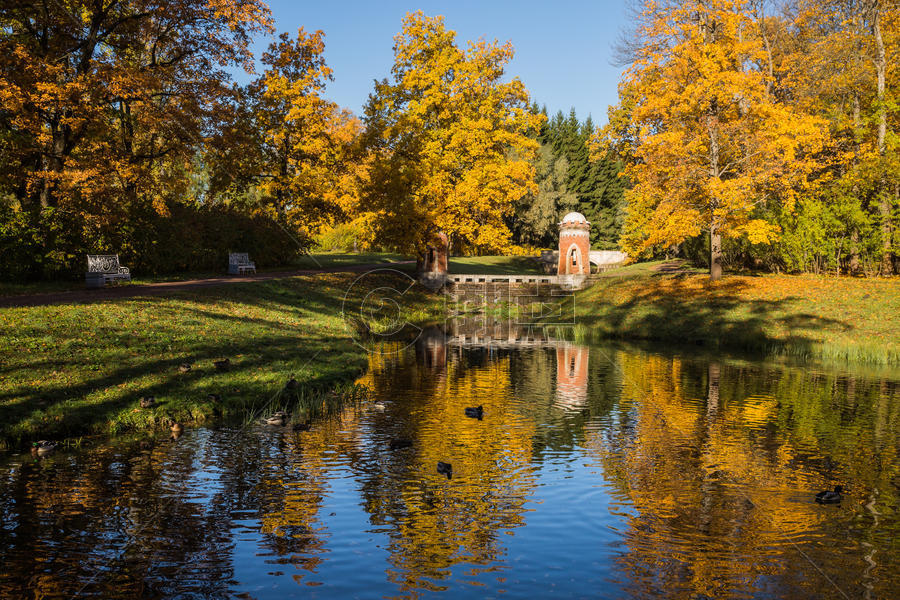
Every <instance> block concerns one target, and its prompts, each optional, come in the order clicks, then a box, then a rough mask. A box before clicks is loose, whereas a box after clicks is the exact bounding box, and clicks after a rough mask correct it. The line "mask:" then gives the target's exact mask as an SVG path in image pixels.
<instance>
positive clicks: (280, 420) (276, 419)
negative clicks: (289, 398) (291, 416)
mask: <svg viewBox="0 0 900 600" xmlns="http://www.w3.org/2000/svg"><path fill="white" fill-rule="evenodd" d="M287 418H288V415H287V413H286V412H284V411H283V410H279V411H278V412H276V413H275V414H273V415H271V416H268V417H265V418H264V419H263V422H264V423H265V424H266V425H271V426H273V427H283V426H284V424H285V423H286V422H287Z"/></svg>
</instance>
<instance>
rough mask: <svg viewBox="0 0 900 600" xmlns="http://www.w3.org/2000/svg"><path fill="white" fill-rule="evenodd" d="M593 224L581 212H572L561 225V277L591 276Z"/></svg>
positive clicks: (558, 271) (558, 269)
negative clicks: (591, 233) (591, 235)
mask: <svg viewBox="0 0 900 600" xmlns="http://www.w3.org/2000/svg"><path fill="white" fill-rule="evenodd" d="M590 231H591V224H590V223H588V221H587V219H585V218H584V215H583V214H581V213H579V212H570V213H569V214H567V215H566V216H565V217H563V220H562V221H561V222H560V224H559V266H558V268H557V274H559V275H590V273H591V263H590V252H591V238H590Z"/></svg>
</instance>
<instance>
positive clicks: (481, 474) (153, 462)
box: [0, 332, 900, 598]
mask: <svg viewBox="0 0 900 600" xmlns="http://www.w3.org/2000/svg"><path fill="white" fill-rule="evenodd" d="M446 341H447V340H446V339H445V338H441V337H439V336H436V334H435V333H434V332H431V333H430V334H429V335H428V336H425V337H423V342H422V344H420V346H419V347H417V348H416V349H415V351H412V352H407V353H402V352H400V353H397V354H382V355H372V359H371V368H370V370H369V373H368V374H367V375H366V376H365V377H364V378H363V380H362V381H361V383H365V384H366V385H367V386H369V387H370V388H371V389H372V391H373V396H374V397H375V398H377V399H379V400H382V401H384V402H385V404H386V408H385V410H384V411H383V412H377V411H375V410H373V409H372V408H371V406H369V407H366V406H363V407H355V406H348V407H346V409H345V410H343V411H341V412H339V413H336V414H333V415H331V416H330V417H329V418H327V419H323V420H322V421H320V422H316V423H315V424H314V427H313V428H312V430H311V431H308V432H303V433H302V434H296V433H293V432H292V431H290V430H289V429H285V430H281V429H277V430H273V429H266V428H262V429H259V430H252V431H251V432H249V433H227V432H216V433H211V432H190V433H189V434H187V435H185V436H183V437H182V438H181V439H180V440H178V441H177V442H172V441H170V440H166V439H160V440H155V441H154V442H153V444H152V446H151V447H145V448H141V447H140V446H139V445H138V442H137V441H134V442H131V441H128V440H115V441H113V442H112V443H110V444H108V445H98V446H96V447H95V448H93V449H92V450H91V451H89V452H83V453H60V454H58V455H56V456H51V457H49V458H47V459H44V460H40V461H36V462H35V461H32V460H30V459H28V460H24V461H19V463H15V462H14V463H13V464H12V465H11V466H7V467H4V468H3V469H2V470H0V473H2V477H0V540H2V543H0V561H2V564H4V569H0V596H3V597H6V596H19V595H21V593H20V592H21V591H22V590H23V589H29V590H31V592H30V593H31V594H32V595H34V596H35V597H44V596H46V597H54V596H62V595H72V594H73V593H75V592H76V591H77V590H78V588H79V587H80V586H82V585H84V584H85V583H89V584H90V585H88V587H87V588H85V592H86V593H91V594H95V595H102V594H104V593H107V594H112V595H118V596H124V597H137V596H154V595H160V596H172V595H178V594H187V593H194V594H198V595H202V596H225V595H227V594H228V593H229V592H231V589H230V586H231V585H232V584H231V583H229V582H233V581H234V580H235V579H238V580H240V573H236V572H235V569H236V567H238V568H239V567H240V565H236V562H235V561H239V560H249V561H261V562H262V563H263V564H264V565H273V567H272V568H273V570H277V569H283V570H284V571H285V572H287V573H288V574H290V575H293V577H294V579H295V580H297V581H298V582H303V583H309V582H311V581H312V579H314V578H315V576H316V574H317V573H318V572H319V571H320V569H321V561H322V559H323V557H324V556H325V552H326V542H327V540H328V538H329V536H336V535H340V533H341V532H339V531H331V532H330V531H328V529H327V524H328V519H327V517H326V516H324V515H322V514H321V513H322V507H323V506H324V503H325V501H326V499H327V497H328V496H329V494H331V493H332V485H333V484H332V480H333V478H334V477H335V476H336V475H335V472H336V470H344V471H345V472H344V474H343V475H342V476H346V470H349V471H350V472H352V473H353V476H354V478H355V480H356V481H357V482H358V486H359V493H360V495H361V502H362V504H363V509H364V510H365V511H366V513H367V514H368V515H369V519H370V522H371V523H372V525H373V529H374V530H376V531H379V532H384V533H385V534H386V535H387V537H388V540H389V541H388V547H387V550H388V553H389V556H388V561H389V562H388V568H387V573H386V575H385V577H386V578H387V579H388V580H389V581H390V582H392V583H393V584H394V585H396V586H397V588H398V589H399V590H400V592H401V593H407V594H409V595H416V591H417V590H437V589H442V588H444V587H445V586H447V585H448V583H447V582H448V580H449V574H450V573H451V571H452V572H453V573H454V575H455V577H454V579H465V578H466V577H468V576H469V575H470V574H471V576H472V577H473V578H474V577H477V574H478V572H479V571H480V570H488V569H493V568H497V567H498V565H501V564H503V563H504V562H505V561H506V560H507V557H506V552H507V546H506V544H505V540H506V539H508V538H506V537H505V535H506V534H507V533H515V530H516V528H518V527H521V526H522V525H524V524H525V523H526V522H527V519H528V515H529V512H528V511H529V509H528V505H527V502H528V501H529V499H530V498H532V497H534V495H535V494H536V487H535V485H536V484H535V481H536V477H537V475H538V471H539V470H540V469H542V468H543V459H544V455H545V453H551V452H552V453H559V452H587V453H588V454H589V455H590V456H591V457H592V458H593V464H594V465H595V467H596V472H597V475H598V476H599V477H602V478H603V480H604V481H605V482H606V486H607V490H608V492H609V495H610V498H611V507H612V510H613V512H614V513H615V514H616V515H617V516H618V518H620V519H622V521H623V522H624V523H625V525H626V526H625V527H624V529H623V531H622V547H621V552H620V553H619V554H618V555H617V558H616V559H615V560H616V561H617V562H618V579H619V581H617V582H615V583H616V584H617V585H619V586H620V587H621V589H624V590H625V592H626V593H628V594H630V595H634V596H638V597H643V596H652V595H662V596H666V597H724V596H728V597H741V596H754V595H755V596H780V597H785V596H791V597H803V596H812V595H817V594H821V592H822V591H823V590H826V591H827V590H828V588H827V586H828V584H827V582H825V581H824V579H823V578H822V576H821V575H820V574H819V573H818V572H817V571H816V570H815V568H814V567H812V566H811V565H810V564H809V563H807V562H806V559H805V558H804V557H803V555H801V554H800V553H799V552H798V550H797V547H799V548H801V549H802V550H803V552H804V554H805V555H807V556H808V557H809V558H810V559H811V560H812V561H813V562H815V563H816V565H818V567H820V568H821V569H822V570H823V571H824V572H825V573H827V574H828V576H829V577H831V578H832V579H834V580H835V581H836V582H838V583H839V585H840V586H841V588H842V589H843V590H844V591H845V592H847V593H848V594H849V595H850V596H851V597H856V596H859V597H873V598H879V597H891V596H893V595H896V591H897V589H896V585H897V584H896V583H895V581H894V574H895V573H896V571H897V570H898V567H900V559H898V553H897V550H898V547H897V543H898V542H897V540H898V539H900V535H898V534H900V531H898V523H900V519H898V506H900V502H898V486H900V473H898V464H900V463H898V449H900V437H898V425H900V386H898V384H897V383H896V382H895V381H891V380H887V379H867V378H861V377H856V376H853V375H851V374H847V373H840V372H815V371H811V370H808V369H793V368H782V367H775V366H771V365H770V366H765V365H763V366H761V365H758V364H752V363H739V362H731V361H726V360H719V361H712V362H711V361H707V360H686V359H681V358H677V357H675V358H673V357H665V356H658V355H653V354H644V353H640V352H634V351H625V350H621V349H620V350H610V349H604V348H591V349H590V350H587V349H579V347H578V346H576V345H565V344H561V345H559V346H550V347H535V348H532V349H529V350H524V351H517V350H510V349H503V348H469V349H462V348H460V347H457V346H453V345H449V344H447V343H446ZM585 369H586V370H587V372H586V373H585ZM560 384H563V385H562V386H561V385H560ZM478 404H481V405H483V406H484V410H485V420H484V421H478V420H475V419H468V418H466V417H464V416H463V409H464V408H465V407H466V406H474V405H478ZM399 438H403V439H410V440H412V441H413V447H412V448H411V449H406V450H391V449H390V447H389V442H390V440H392V439H399ZM438 460H444V461H448V462H452V463H453V467H454V468H453V471H454V476H453V478H452V479H450V480H447V479H446V478H444V477H443V476H442V475H439V474H438V473H437V472H436V469H435V466H436V463H437V461H438ZM833 483H843V484H845V485H846V486H847V487H849V488H850V490H851V492H850V494H849V495H848V496H847V500H846V501H845V502H844V503H843V504H842V505H841V506H840V507H821V506H817V505H815V504H814V503H812V494H813V493H814V492H815V491H817V490H819V489H824V487H825V486H828V485H831V484H833ZM585 510H587V508H586V509H585ZM569 525H575V526H577V523H576V524H569V523H567V524H564V526H566V527H568V526H569ZM245 526H246V527H251V528H252V535H251V539H253V540H254V541H255V542H254V543H255V544H256V546H255V547H254V550H255V551H256V556H259V557H258V558H256V557H255V556H254V557H251V558H246V557H243V558H241V557H237V556H235V546H236V538H237V537H238V536H240V535H241V533H242V532H243V531H244V529H243V527H245ZM795 544H796V547H795ZM123 549H124V552H122V550H123ZM260 555H261V556H260ZM254 564H255V563H254ZM460 565H467V566H468V567H470V568H469V569H467V571H466V572H462V571H460V570H459V569H456V567H458V566H460ZM368 568H370V567H367V569H368Z"/></svg>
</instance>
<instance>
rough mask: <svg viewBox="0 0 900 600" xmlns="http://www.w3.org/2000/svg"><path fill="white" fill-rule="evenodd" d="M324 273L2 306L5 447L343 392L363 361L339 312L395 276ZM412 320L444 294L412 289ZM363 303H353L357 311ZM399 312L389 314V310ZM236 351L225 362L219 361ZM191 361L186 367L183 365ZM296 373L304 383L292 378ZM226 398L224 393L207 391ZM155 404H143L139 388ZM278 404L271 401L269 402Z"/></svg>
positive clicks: (0, 387)
mask: <svg viewBox="0 0 900 600" xmlns="http://www.w3.org/2000/svg"><path fill="white" fill-rule="evenodd" d="M357 277H358V276H357V275H355V274H321V275H312V276H301V277H293V278H289V279H280V280H273V281H266V282H254V283H247V284H234V285H228V286H220V287H214V288H201V289H198V290H196V291H190V292H181V293H174V294H172V295H171V296H169V297H136V298H131V299H125V300H116V301H106V302H97V303H93V304H83V305H56V306H47V307H32V308H8V309H0V447H7V448H17V447H21V446H22V445H23V444H25V443H27V442H28V441H29V440H34V439H38V438H41V439H63V438H73V437H75V436H80V435H84V434H89V433H116V432H120V431H126V430H140V429H152V428H162V427H165V426H166V423H167V421H168V420H170V419H175V420H179V421H182V422H186V423H188V424H190V423H197V422H201V421H204V420H207V419H210V418H212V417H215V416H219V415H221V416H224V417H234V418H241V419H243V418H249V417H250V416H251V415H253V414H254V413H255V412H256V411H258V410H260V409H263V407H267V408H266V410H269V411H272V410H276V408H280V407H281V406H282V405H284V404H286V403H289V402H291V401H297V400H302V401H303V402H302V403H303V404H304V405H305V406H307V407H309V406H313V405H315V404H317V403H321V402H322V400H323V399H326V398H334V393H333V392H334V390H336V389H338V390H340V389H341V387H342V386H344V385H346V384H347V383H349V382H352V380H353V378H354V377H355V376H356V375H357V374H359V373H360V372H361V371H362V369H363V368H364V366H365V364H366V354H365V351H364V350H363V349H362V348H361V347H360V346H359V345H357V344H356V343H354V341H353V339H352V338H351V336H352V335H353V330H352V328H351V327H348V326H347V324H346V323H345V320H344V319H343V318H342V316H341V307H342V303H343V300H344V297H345V294H346V293H347V291H348V289H349V290H350V291H349V296H348V306H350V307H356V306H357V305H358V304H359V303H360V302H361V301H362V299H363V298H364V297H365V294H366V293H367V292H368V291H369V290H371V289H374V288H375V287H383V288H384V287H387V288H391V287H393V288H398V289H401V290H403V289H405V288H406V287H407V286H408V282H407V281H406V280H403V281H395V280H394V279H393V278H392V277H391V276H379V277H375V278H373V277H366V278H363V279H362V280H361V281H358V282H357V283H356V284H355V285H353V286H351V283H353V282H354V281H355V280H357ZM400 304H401V306H403V307H404V310H405V312H406V314H405V315H404V318H408V319H409V320H411V321H415V320H422V319H424V318H427V317H428V316H429V310H431V307H432V306H437V305H438V304H439V303H436V302H435V301H434V298H433V297H431V296H427V295H425V294H424V293H419V292H417V291H415V290H411V291H409V292H407V293H406V294H404V295H403V301H402V302H401V303H400ZM354 312H356V311H355V310H354ZM388 318H390V315H385V319H388ZM225 358H227V359H229V360H230V362H231V365H230V368H229V369H228V370H219V369H217V368H216V367H215V366H214V364H213V363H214V361H216V360H221V359H225ZM182 363H190V364H191V365H192V366H191V369H190V370H189V371H188V372H181V370H180V369H179V366H180V365H181V364H182ZM291 375H294V376H295V377H296V379H297V381H298V382H299V386H298V389H297V390H296V391H292V392H290V393H288V390H285V383H286V382H287V381H288V380H289V379H290V377H291ZM210 394H215V395H218V396H220V398H221V399H220V401H215V400H213V399H210V398H209V395H210ZM146 395H151V396H155V398H156V401H157V404H156V406H155V407H153V408H150V409H141V408H139V399H140V398H141V397H142V396H146ZM270 401H271V403H270Z"/></svg>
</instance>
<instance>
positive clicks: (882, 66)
mask: <svg viewBox="0 0 900 600" xmlns="http://www.w3.org/2000/svg"><path fill="white" fill-rule="evenodd" d="M872 8H873V9H874V11H875V14H874V15H873V19H874V20H873V23H872V34H873V36H874V38H875V74H876V92H877V100H878V155H879V156H880V157H881V158H882V159H883V158H884V153H885V138H886V137H887V107H886V106H885V98H884V79H885V70H886V68H887V59H886V57H885V52H884V39H883V38H882V36H881V10H882V9H881V6H880V3H878V2H876V3H874V6H873V7H872ZM883 167H884V165H883V164H882V175H881V181H880V182H879V186H878V188H879V189H878V196H879V202H878V212H879V213H880V215H881V251H882V254H881V272H882V274H883V275H892V274H893V273H894V256H893V252H892V250H891V249H892V247H893V244H892V239H891V237H892V234H893V224H892V223H891V200H890V194H889V193H888V190H887V178H886V174H885V173H884V168H883Z"/></svg>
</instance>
